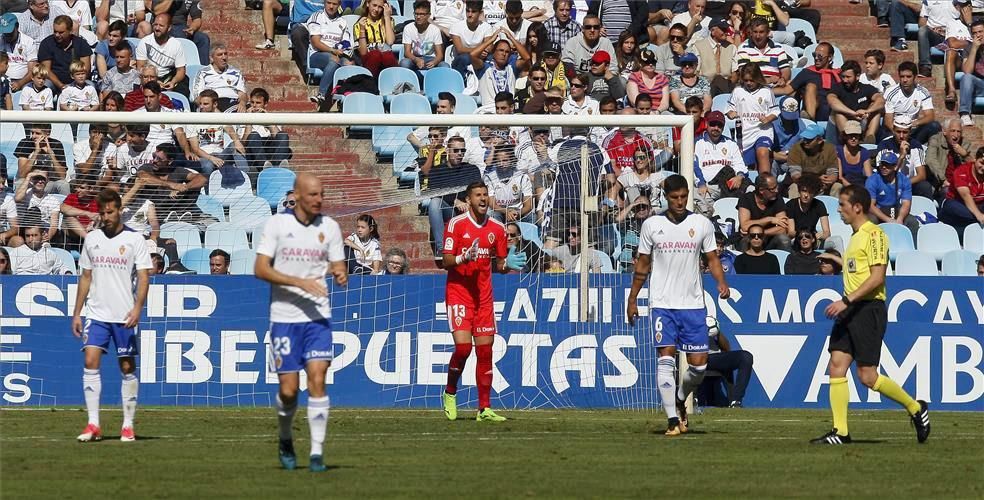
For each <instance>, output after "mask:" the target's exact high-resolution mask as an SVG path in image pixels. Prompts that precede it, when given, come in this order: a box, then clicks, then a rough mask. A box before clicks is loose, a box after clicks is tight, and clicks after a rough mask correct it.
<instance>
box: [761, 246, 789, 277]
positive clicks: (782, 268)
mask: <svg viewBox="0 0 984 500" xmlns="http://www.w3.org/2000/svg"><path fill="white" fill-rule="evenodd" d="M766 251H767V252H769V253H771V254H772V255H775V256H776V258H777V259H779V273H780V274H786V259H787V258H788V257H789V252H787V251H785V250H777V249H773V250H766Z"/></svg>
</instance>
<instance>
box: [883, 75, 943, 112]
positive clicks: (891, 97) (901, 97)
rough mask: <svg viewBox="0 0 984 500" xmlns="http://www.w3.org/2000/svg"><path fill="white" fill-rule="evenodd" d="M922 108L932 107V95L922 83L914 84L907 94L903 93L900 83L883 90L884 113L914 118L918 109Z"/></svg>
mask: <svg viewBox="0 0 984 500" xmlns="http://www.w3.org/2000/svg"><path fill="white" fill-rule="evenodd" d="M924 109H933V96H932V94H930V93H929V90H926V87H923V86H922V85H919V84H916V87H915V88H914V89H912V93H911V94H909V95H905V92H903V91H902V86H901V85H896V86H894V87H892V88H890V89H888V91H886V92H885V113H892V114H896V115H906V116H909V117H911V118H912V119H915V118H916V115H917V114H919V111H921V110H924Z"/></svg>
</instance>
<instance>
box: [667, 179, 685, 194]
mask: <svg viewBox="0 0 984 500" xmlns="http://www.w3.org/2000/svg"><path fill="white" fill-rule="evenodd" d="M681 189H686V190H688V191H689V190H690V183H689V182H687V178H686V177H684V176H682V175H680V174H673V175H671V176H669V177H667V178H666V180H665V181H663V190H664V191H666V194H670V193H673V192H676V191H679V190H681Z"/></svg>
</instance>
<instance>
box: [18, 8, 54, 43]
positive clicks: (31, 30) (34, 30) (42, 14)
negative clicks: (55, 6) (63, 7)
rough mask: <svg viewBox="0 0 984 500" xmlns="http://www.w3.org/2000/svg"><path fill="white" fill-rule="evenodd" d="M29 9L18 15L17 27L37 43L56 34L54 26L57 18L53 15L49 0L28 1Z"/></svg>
mask: <svg viewBox="0 0 984 500" xmlns="http://www.w3.org/2000/svg"><path fill="white" fill-rule="evenodd" d="M27 8H28V10H27V11H24V12H21V13H19V14H17V27H18V29H19V30H20V32H21V33H23V34H25V35H27V36H28V37H30V38H31V39H32V40H34V42H35V43H41V40H44V39H45V38H48V37H49V36H51V34H52V33H54V27H53V26H52V24H53V22H54V20H55V16H53V15H51V7H50V5H49V4H48V0H28V1H27Z"/></svg>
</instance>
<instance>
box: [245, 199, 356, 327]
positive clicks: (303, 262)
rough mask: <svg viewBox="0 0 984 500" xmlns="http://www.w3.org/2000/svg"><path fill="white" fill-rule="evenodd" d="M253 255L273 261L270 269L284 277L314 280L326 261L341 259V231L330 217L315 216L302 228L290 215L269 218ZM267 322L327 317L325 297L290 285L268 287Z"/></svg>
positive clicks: (323, 272)
mask: <svg viewBox="0 0 984 500" xmlns="http://www.w3.org/2000/svg"><path fill="white" fill-rule="evenodd" d="M256 253H258V254H261V255H266V256H267V257H270V258H272V259H273V268H274V269H275V270H277V271H278V272H281V273H283V274H286V275H288V276H296V277H299V278H318V277H324V276H325V275H327V274H328V263H329V262H342V261H344V260H345V249H344V244H343V243H342V230H341V228H339V227H338V223H337V222H335V221H334V220H333V219H332V218H331V217H326V216H323V215H319V216H318V217H316V218H315V219H314V220H313V221H312V222H311V223H310V224H307V225H304V224H302V223H301V222H300V221H298V220H297V217H295V216H294V213H293V212H284V213H280V214H277V215H274V216H273V217H270V219H269V220H268V221H267V222H266V224H265V225H264V226H263V235H262V236H261V237H260V243H259V246H257V248H256ZM270 295H271V296H270V321H271V322H273V323H306V322H308V321H317V320H321V319H330V318H331V304H330V303H329V301H328V297H315V296H313V295H311V294H309V293H307V292H305V291H304V290H302V289H300V288H297V287H293V286H282V285H270Z"/></svg>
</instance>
